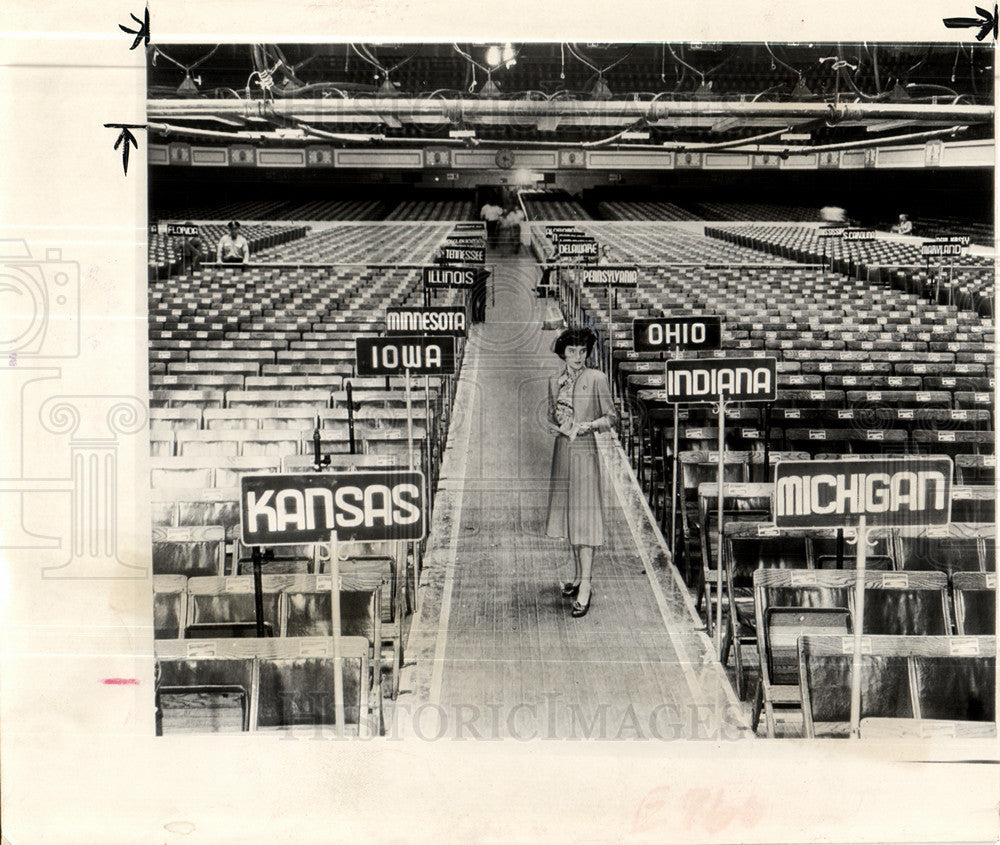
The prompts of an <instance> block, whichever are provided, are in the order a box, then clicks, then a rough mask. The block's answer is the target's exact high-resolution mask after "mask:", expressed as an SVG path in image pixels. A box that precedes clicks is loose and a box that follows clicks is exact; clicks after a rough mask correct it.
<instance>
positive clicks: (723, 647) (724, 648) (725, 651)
mask: <svg viewBox="0 0 1000 845" xmlns="http://www.w3.org/2000/svg"><path fill="white" fill-rule="evenodd" d="M722 624H723V632H722V642H721V643H720V644H719V662H720V663H722V665H723V666H728V665H729V649H730V648H731V647H732V645H733V631H732V627H731V626H730V625H729V623H728V622H723V623H722ZM736 647H737V648H739V644H737V646H736ZM739 684H740V679H739V677H738V676H737V678H736V692H737V693H739V691H740V687H739ZM742 699H743V696H742V695H741V696H740V700H742Z"/></svg>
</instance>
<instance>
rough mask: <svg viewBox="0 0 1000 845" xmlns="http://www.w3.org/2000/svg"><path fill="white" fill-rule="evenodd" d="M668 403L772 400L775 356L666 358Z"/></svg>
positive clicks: (774, 385)
mask: <svg viewBox="0 0 1000 845" xmlns="http://www.w3.org/2000/svg"><path fill="white" fill-rule="evenodd" d="M666 370H667V373H666V375H667V379H666V382H667V401H668V402H678V403H684V402H717V401H718V400H719V399H720V398H721V399H725V400H726V401H727V402H772V401H774V400H775V399H776V398H777V395H778V386H777V382H778V378H777V373H778V359H777V358H684V359H681V358H677V359H673V360H670V361H667V367H666Z"/></svg>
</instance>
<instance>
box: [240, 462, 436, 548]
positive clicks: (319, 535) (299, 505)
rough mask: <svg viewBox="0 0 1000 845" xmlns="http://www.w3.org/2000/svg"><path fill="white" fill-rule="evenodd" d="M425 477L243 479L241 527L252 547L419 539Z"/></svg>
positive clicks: (396, 473) (386, 473) (389, 473)
mask: <svg viewBox="0 0 1000 845" xmlns="http://www.w3.org/2000/svg"><path fill="white" fill-rule="evenodd" d="M423 490H424V477H423V474H422V473H420V472H410V471H407V470H383V471H379V472H340V473H336V472H333V473H327V472H324V473H318V472H314V473H309V474H307V475H276V474H272V473H264V474H261V475H244V476H242V477H241V478H240V526H241V530H242V539H243V542H244V544H246V545H248V546H276V545H283V544H288V543H325V542H327V541H328V540H329V539H330V533H331V532H332V531H336V532H337V540H338V541H343V542H360V541H370V540H419V539H421V538H422V537H423V525H424V519H423V513H424V496H423Z"/></svg>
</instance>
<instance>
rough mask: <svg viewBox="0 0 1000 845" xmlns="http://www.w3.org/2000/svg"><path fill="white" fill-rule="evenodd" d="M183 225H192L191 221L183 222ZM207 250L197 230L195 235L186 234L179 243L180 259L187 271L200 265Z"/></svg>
mask: <svg viewBox="0 0 1000 845" xmlns="http://www.w3.org/2000/svg"><path fill="white" fill-rule="evenodd" d="M184 225H185V226H192V227H193V226H194V224H193V223H190V222H188V223H185V224H184ZM207 255H208V251H207V250H206V249H205V241H204V239H203V238H202V236H201V233H200V232H199V233H198V234H196V235H188V236H187V237H185V238H184V242H183V243H182V244H181V260H182V262H183V264H184V269H185V271H187V272H193V271H195V270H197V269H198V268H199V267H201V262H202V261H204V260H205V258H206V256H207Z"/></svg>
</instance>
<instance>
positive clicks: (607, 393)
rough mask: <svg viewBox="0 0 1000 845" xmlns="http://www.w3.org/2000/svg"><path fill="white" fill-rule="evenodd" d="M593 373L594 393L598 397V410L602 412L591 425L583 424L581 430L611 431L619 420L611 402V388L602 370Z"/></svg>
mask: <svg viewBox="0 0 1000 845" xmlns="http://www.w3.org/2000/svg"><path fill="white" fill-rule="evenodd" d="M592 372H593V373H594V393H595V395H596V396H597V408H598V410H599V411H600V416H598V417H595V418H594V419H593V420H591V421H590V422H589V423H583V424H582V425H581V428H582V430H583V431H584V432H586V431H611V429H613V428H614V425H615V420H616V419H617V418H618V414H617V412H616V411H615V405H614V402H612V401H611V387H610V385H609V384H608V380H607V378H606V377H605V376H604V373H602V372H601V371H600V370H593V371H592Z"/></svg>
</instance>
